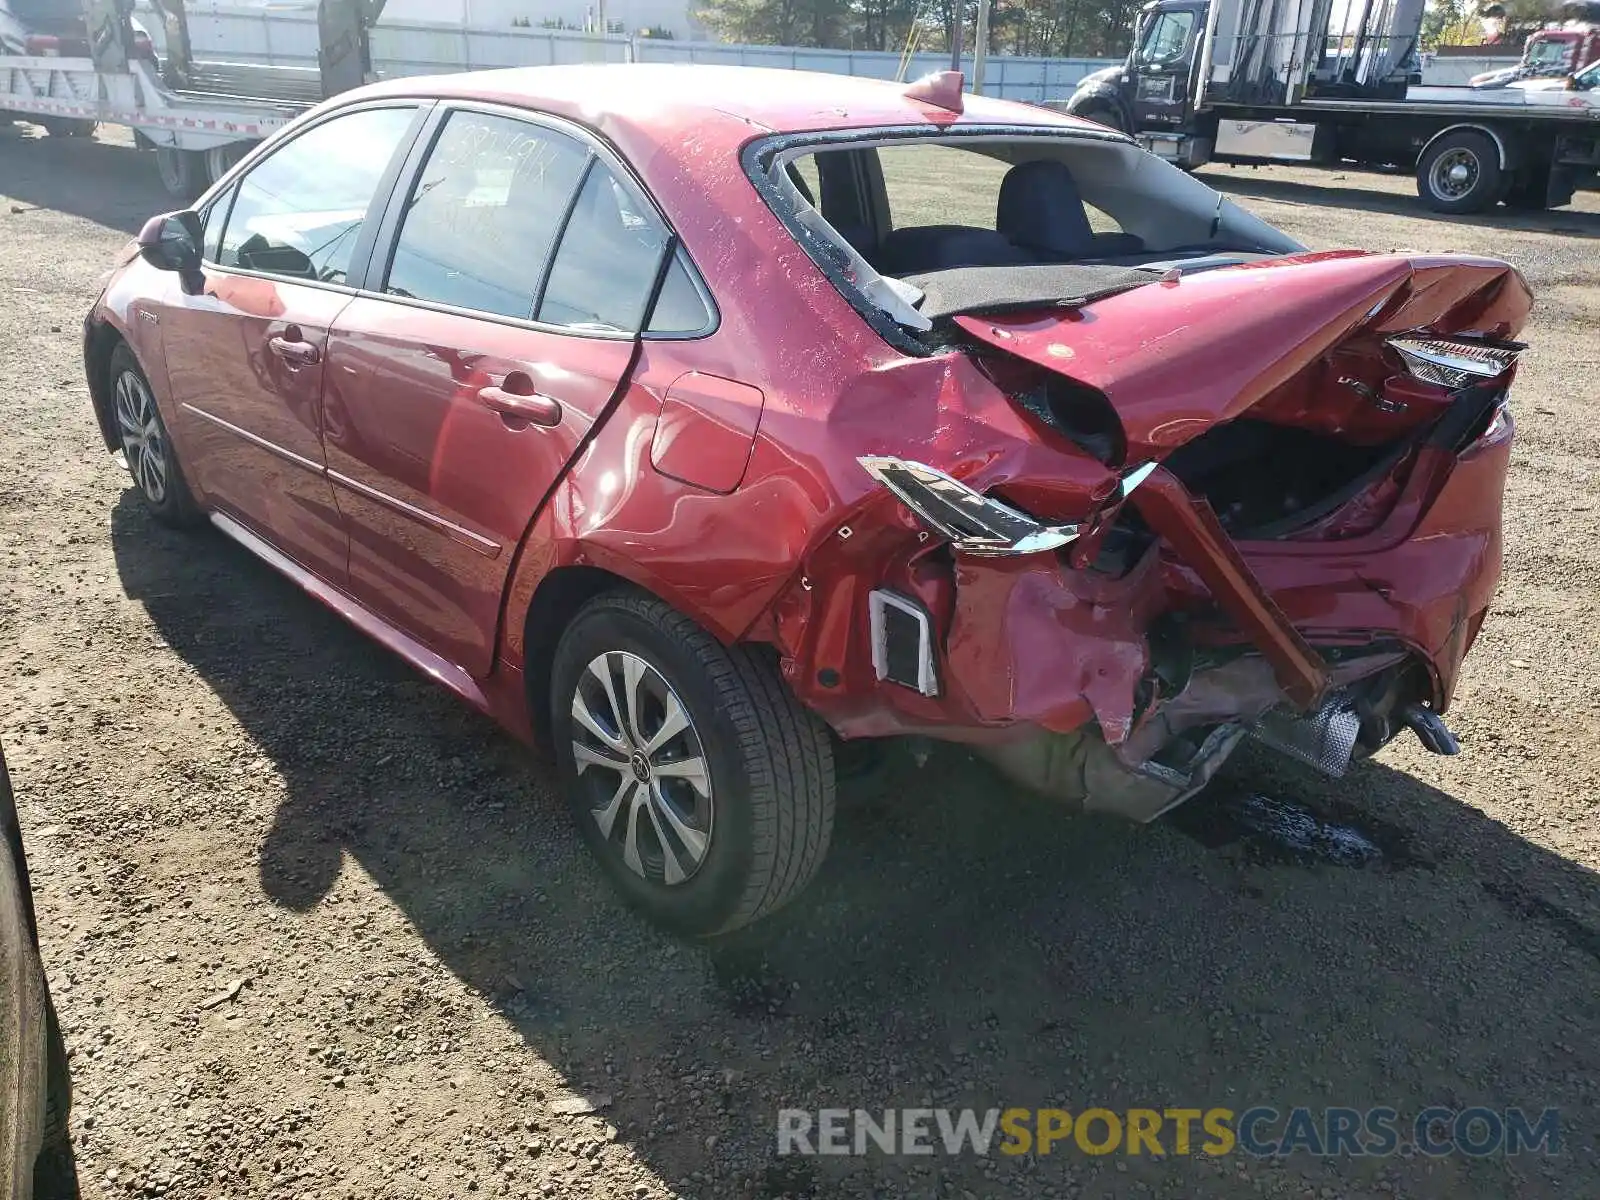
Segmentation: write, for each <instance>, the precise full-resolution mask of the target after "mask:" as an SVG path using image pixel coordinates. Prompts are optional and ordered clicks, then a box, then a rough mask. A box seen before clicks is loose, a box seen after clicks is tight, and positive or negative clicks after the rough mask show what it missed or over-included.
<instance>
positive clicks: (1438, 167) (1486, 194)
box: [1417, 129, 1505, 213]
mask: <svg viewBox="0 0 1600 1200" xmlns="http://www.w3.org/2000/svg"><path fill="white" fill-rule="evenodd" d="M1504 190H1505V172H1504V171H1502V170H1501V168H1500V151H1499V150H1498V149H1497V148H1496V147H1495V144H1494V141H1493V139H1491V138H1490V137H1488V136H1487V135H1486V134H1482V133H1477V132H1474V131H1473V130H1470V129H1463V130H1460V131H1459V132H1456V133H1449V134H1446V135H1445V136H1443V137H1441V138H1439V139H1437V140H1436V141H1435V142H1434V143H1433V144H1432V145H1431V146H1429V147H1428V149H1427V151H1426V152H1425V153H1424V154H1423V156H1422V158H1421V159H1420V160H1419V161H1418V162H1417V195H1419V196H1421V197H1422V202H1423V203H1424V204H1426V205H1427V206H1428V207H1429V208H1431V209H1433V210H1434V211H1435V212H1442V213H1477V212H1483V211H1485V210H1486V209H1490V208H1493V207H1494V206H1495V205H1496V204H1497V203H1499V201H1500V196H1501V194H1502V193H1503V192H1504Z"/></svg>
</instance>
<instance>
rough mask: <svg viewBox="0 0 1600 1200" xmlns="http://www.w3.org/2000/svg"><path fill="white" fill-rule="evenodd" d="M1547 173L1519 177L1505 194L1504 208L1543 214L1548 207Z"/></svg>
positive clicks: (1548, 188)
mask: <svg viewBox="0 0 1600 1200" xmlns="http://www.w3.org/2000/svg"><path fill="white" fill-rule="evenodd" d="M1548 175H1549V172H1548V171H1547V172H1544V173H1542V174H1541V173H1540V172H1537V171H1534V172H1531V173H1529V174H1526V175H1522V176H1519V177H1518V178H1517V179H1515V180H1514V181H1513V182H1512V184H1511V188H1510V190H1509V191H1507V192H1506V207H1507V208H1510V209H1514V210H1516V211H1517V212H1543V211H1544V210H1545V209H1547V208H1549V207H1550V181H1549V179H1548Z"/></svg>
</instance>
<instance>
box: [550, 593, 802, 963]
mask: <svg viewBox="0 0 1600 1200" xmlns="http://www.w3.org/2000/svg"><path fill="white" fill-rule="evenodd" d="M627 656H632V659H633V660H634V661H633V662H631V663H630V662H627V661H625V659H626V658H627ZM597 660H599V661H601V662H603V663H604V664H605V668H606V671H607V674H608V676H609V677H610V679H611V681H612V684H613V685H614V687H615V688H620V689H623V691H622V694H623V695H624V696H625V695H627V694H629V693H628V692H627V691H626V688H627V680H626V678H624V677H623V676H622V675H621V674H620V673H618V672H620V671H621V670H622V668H624V667H630V668H631V669H634V670H639V669H641V668H639V667H638V665H637V660H643V663H644V664H645V665H646V666H647V667H648V668H651V669H653V671H654V672H656V673H657V675H656V676H655V677H654V678H653V679H650V678H649V677H646V678H647V682H645V683H644V684H642V685H641V686H642V687H643V688H645V689H646V690H648V689H649V688H650V687H653V686H657V685H658V683H664V685H665V686H666V688H668V689H670V692H671V697H672V698H673V699H675V700H676V701H677V703H678V704H680V705H681V706H682V708H683V710H684V711H685V713H686V714H687V717H688V721H689V726H688V732H687V733H686V734H684V735H682V737H683V742H681V743H680V742H679V739H678V738H673V739H671V740H669V741H668V742H666V743H665V744H664V748H663V749H662V750H661V751H658V752H657V758H652V759H649V760H647V762H646V764H645V765H644V767H643V773H642V774H640V773H639V772H638V771H635V778H637V779H640V780H647V781H649V782H650V784H651V790H650V791H649V792H648V793H646V794H645V795H648V796H654V797H657V798H658V799H659V797H660V795H661V794H662V793H663V792H665V791H666V786H665V784H663V783H662V780H664V779H666V778H667V775H666V771H665V767H666V766H667V765H668V764H669V763H679V764H681V763H685V762H692V761H695V759H696V758H699V759H701V760H703V764H704V766H705V769H706V776H707V777H708V779H709V787H708V789H707V792H706V793H705V795H704V797H703V799H702V798H701V793H700V792H699V791H698V790H697V789H696V790H694V791H684V790H683V789H684V788H686V787H687V788H692V787H693V785H692V784H689V783H688V781H687V780H686V779H684V778H682V777H680V778H678V779H677V780H675V781H674V787H675V788H676V789H678V790H676V791H674V792H673V795H674V796H675V797H678V798H679V799H678V800H674V801H673V803H672V810H673V812H674V813H676V814H678V817H679V820H680V822H681V823H680V825H679V828H683V827H684V826H689V827H690V828H691V831H692V832H694V833H695V834H697V835H698V834H700V833H702V831H703V832H704V835H705V836H704V840H703V844H702V847H703V848H702V849H701V850H700V851H699V853H700V855H701V857H700V858H698V860H695V861H694V863H693V868H694V869H693V870H690V871H688V872H684V871H683V870H682V865H683V863H684V861H685V860H688V859H692V858H693V856H694V854H695V853H696V851H695V849H694V847H693V846H691V845H690V844H689V842H688V841H687V840H681V841H678V842H676V843H674V845H675V847H676V848H675V849H668V848H666V842H667V841H668V839H667V838H666V836H665V834H664V833H658V832H657V830H661V829H664V828H668V827H670V825H668V826H663V825H662V823H661V821H662V818H661V817H659V816H657V815H656V814H657V813H660V812H661V811H662V810H661V809H660V808H659V807H657V805H656V804H653V803H652V802H651V800H650V799H647V798H645V795H640V793H637V792H635V791H634V790H633V789H634V784H632V783H630V782H629V779H628V776H627V775H626V774H625V773H624V772H623V771H621V770H619V769H617V768H616V767H611V766H604V765H601V766H597V767H595V768H594V769H593V770H590V769H588V768H589V766H590V764H591V763H592V762H593V760H592V759H591V760H590V763H586V764H585V770H584V771H583V772H581V773H580V770H579V766H578V759H577V754H576V752H575V747H574V741H575V739H576V738H578V737H580V736H581V737H582V738H583V740H584V741H585V743H586V744H587V745H590V746H593V747H596V748H599V749H601V750H605V747H604V746H603V745H602V743H601V742H600V741H599V739H597V738H596V737H595V735H593V734H592V733H589V732H588V731H587V729H586V728H585V727H584V726H583V725H581V724H580V723H579V722H578V721H577V720H575V719H574V717H573V715H572V712H573V707H574V700H575V698H577V697H579V695H580V690H579V689H580V687H582V688H583V689H584V692H583V693H582V694H583V695H584V696H585V697H587V698H588V699H586V700H585V701H584V703H585V705H586V706H587V707H588V709H589V711H591V712H593V713H594V714H595V716H596V717H599V718H600V719H601V720H602V721H603V722H604V724H605V725H606V727H607V728H610V729H611V730H612V731H613V733H614V734H616V735H618V736H617V738H616V742H615V745H616V746H617V747H618V748H617V749H615V750H611V751H606V755H607V758H608V759H616V760H617V762H618V763H621V762H623V761H624V759H623V758H622V756H623V755H624V754H626V753H627V752H628V751H629V750H630V749H632V748H634V747H636V746H637V745H638V742H636V741H635V740H634V739H633V737H632V736H631V735H630V734H629V733H628V732H627V726H626V725H625V724H624V722H623V721H622V720H621V719H618V717H611V718H607V717H606V712H608V711H609V712H612V713H618V709H619V706H626V705H627V704H628V701H627V700H626V699H620V700H619V699H613V698H614V697H616V696H617V692H616V691H615V690H613V691H611V692H609V693H607V692H606V691H604V690H601V691H597V690H596V689H597V688H601V685H600V683H599V682H598V680H599V678H600V677H599V676H598V675H594V674H591V673H590V671H589V668H590V666H591V664H593V663H595V662H596V661H597ZM632 694H635V695H640V696H645V692H644V691H641V690H640V689H639V688H638V687H636V688H635V689H634V691H633V693H632ZM550 695H551V707H550V711H551V735H552V738H553V740H554V745H555V753H556V761H557V763H558V764H559V766H560V769H561V774H562V778H563V780H564V781H565V783H566V788H567V794H568V798H569V800H570V802H571V804H572V809H573V814H574V817H575V818H576V820H577V821H578V826H579V829H580V830H581V831H582V833H583V836H584V840H585V841H587V842H588V843H589V846H590V849H591V850H593V852H594V853H595V856H596V857H597V858H599V860H600V863H601V865H602V867H603V868H604V869H605V871H606V874H607V875H609V876H610V878H611V880H612V882H613V883H614V884H615V885H616V887H617V889H618V890H619V891H620V892H621V893H622V894H623V896H624V897H625V898H626V899H627V900H628V902H629V903H630V904H631V905H632V906H633V907H634V908H636V909H637V910H638V911H640V912H641V913H643V914H644V915H645V916H646V917H648V918H650V919H651V920H652V921H654V922H656V923H657V924H659V925H661V926H663V927H665V928H667V929H669V930H671V931H673V932H674V933H678V934H683V935H686V936H691V937H710V936H714V935H717V934H722V933H729V932H731V931H733V930H735V929H739V928H741V927H742V926H745V925H748V924H750V923H751V922H752V921H756V920H759V919H761V918H762V917H766V916H768V915H770V914H771V913H773V912H775V911H776V910H777V909H779V908H780V907H782V906H783V905H784V904H786V903H787V902H788V901H790V900H792V899H793V898H794V897H795V896H796V895H797V894H798V893H799V892H800V891H801V889H802V888H804V886H805V885H806V883H807V882H809V881H810V879H811V877H812V876H813V875H814V874H816V871H817V868H818V866H820V865H821V863H822V859H823V857H824V856H825V855H826V853H827V849H828V841H829V838H830V837H831V835H832V832H833V813H834V774H833V750H832V746H831V744H830V734H829V732H828V730H827V728H826V726H824V725H823V724H822V722H821V721H819V720H818V719H817V718H816V717H815V716H813V715H812V714H811V713H809V712H808V711H806V709H804V708H803V707H801V705H800V704H799V702H798V701H797V700H795V698H794V696H793V694H792V693H791V692H790V691H789V689H788V687H787V686H786V685H785V684H784V682H783V679H782V677H781V676H780V675H779V673H778V671H777V669H776V667H775V666H774V665H773V664H772V663H770V662H768V661H767V660H765V659H764V658H762V657H761V656H760V655H759V654H758V653H757V652H756V651H753V650H751V649H749V648H746V647H739V646H735V647H733V648H731V649H730V648H727V647H724V646H723V645H722V644H721V643H720V642H718V641H717V640H716V639H715V638H714V637H712V636H711V635H710V634H708V633H707V632H706V631H705V630H703V629H701V628H700V627H699V626H698V625H696V624H695V623H694V622H693V621H691V620H690V619H689V618H688V617H686V616H684V615H683V614H682V613H679V612H677V611H676V610H675V609H673V608H672V607H671V606H670V605H667V604H665V603H664V602H662V601H660V600H658V599H656V598H654V597H652V596H647V595H644V594H642V593H637V592H632V591H627V592H614V593H608V594H606V595H603V596H600V597H598V598H596V599H594V600H592V601H590V602H589V604H588V605H586V606H585V607H584V608H583V609H582V611H580V612H579V613H578V615H577V617H575V618H574V619H573V621H572V623H571V624H570V625H569V626H568V627H567V629H566V631H565V632H564V633H563V634H562V637H561V642H560V644H559V645H558V646H557V648H556V653H555V661H554V664H553V668H552V671H551V692H550ZM646 699H647V700H648V697H646ZM652 707H660V706H651V705H649V704H647V703H640V704H638V705H637V706H636V709H635V711H637V712H638V719H637V720H630V721H629V722H628V724H631V725H634V726H635V727H637V728H639V730H640V732H641V734H642V735H643V736H642V737H640V739H639V741H647V740H648V736H649V734H650V733H652V732H654V731H655V730H659V729H660V727H661V722H660V721H656V722H655V723H654V724H652V721H651V720H650V719H649V718H650V717H651V716H653V715H654V712H653V711H647V709H651V708H652ZM661 711H662V712H663V713H664V712H665V711H666V710H665V708H661ZM675 744H677V745H678V746H680V747H681V746H683V745H687V746H688V747H689V750H687V751H684V750H682V749H681V748H680V749H672V748H673V747H674V745H675ZM695 747H698V749H699V753H698V755H695V754H694V748H695ZM680 755H681V757H678V756H680ZM638 758H639V755H638V754H637V753H635V754H633V755H632V756H631V758H630V759H628V760H627V761H630V762H637V760H638ZM657 759H660V760H661V761H659V762H658V761H657ZM652 763H655V764H656V766H659V767H660V768H662V770H661V773H660V774H653V773H652V772H653V771H654V769H655V768H654V767H652V766H651V764H652ZM613 781H614V782H613ZM636 795H640V800H639V801H638V802H637V809H638V814H637V816H636V817H635V819H637V820H638V821H639V822H640V825H639V829H640V831H641V835H642V840H641V838H636V839H635V840H634V843H633V845H634V858H635V860H636V861H638V862H639V863H640V868H639V869H637V870H636V869H635V868H633V867H630V866H629V865H628V863H627V855H626V852H625V846H626V840H627V828H626V826H625V825H624V819H625V817H629V816H632V815H633V810H634V807H635V804H636V801H635V799H634V797H635V796H636ZM684 796H688V797H690V799H691V801H692V803H693V805H694V806H697V807H696V811H693V812H690V811H688V807H689V806H686V805H685V804H684V803H682V800H681V798H682V797H684ZM608 797H610V803H609V807H610V808H611V810H612V813H613V816H612V824H611V827H610V830H609V833H607V832H605V831H603V830H602V826H601V822H600V817H599V814H600V813H601V812H602V811H603V810H604V809H605V808H606V807H607V805H608ZM702 808H703V811H701V809H702ZM652 846H653V849H652ZM669 857H670V858H671V860H672V863H673V865H674V866H676V867H678V868H679V874H680V878H679V879H678V880H676V881H674V882H673V883H670V884H669V883H667V882H666V876H667V873H668V868H667V865H666V863H667V859H668V858H669ZM685 876H686V877H685Z"/></svg>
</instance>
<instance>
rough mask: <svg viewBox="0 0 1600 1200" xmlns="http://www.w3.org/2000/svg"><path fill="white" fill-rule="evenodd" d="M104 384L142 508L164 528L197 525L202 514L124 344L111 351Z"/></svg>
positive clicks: (152, 399)
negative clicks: (167, 526)
mask: <svg viewBox="0 0 1600 1200" xmlns="http://www.w3.org/2000/svg"><path fill="white" fill-rule="evenodd" d="M107 382H108V384H109V388H108V391H109V394H110V396H111V415H112V420H113V421H114V423H115V425H116V430H117V436H118V437H119V438H121V439H122V454H123V457H124V459H125V460H126V461H127V465H128V474H130V475H132V476H133V482H134V484H135V485H136V486H137V487H138V489H139V495H140V497H141V498H142V499H143V500H144V504H145V507H146V508H148V509H149V510H150V514H151V516H153V517H155V519H156V520H158V521H161V522H163V523H164V524H167V525H174V526H190V525H198V524H199V523H200V522H201V521H202V520H204V516H205V515H204V513H202V512H201V510H200V506H199V505H198V504H197V503H195V499H194V494H193V493H192V492H190V490H189V484H188V482H187V481H186V480H185V479H184V477H183V468H182V467H181V466H179V465H178V452H177V451H176V450H175V449H173V446H172V438H171V437H169V436H168V434H167V426H166V422H164V421H163V420H162V419H161V410H160V409H159V408H157V407H156V397H155V393H154V392H153V391H152V390H151V388H150V381H149V379H147V378H146V377H145V373H144V371H143V370H141V369H140V367H139V363H138V360H137V359H135V358H134V357H133V351H131V350H129V349H128V347H127V346H126V345H120V346H118V347H117V348H116V349H115V350H113V351H112V352H111V366H110V377H109V379H108V381H107Z"/></svg>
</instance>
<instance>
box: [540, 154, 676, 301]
mask: <svg viewBox="0 0 1600 1200" xmlns="http://www.w3.org/2000/svg"><path fill="white" fill-rule="evenodd" d="M667 240H668V235H667V230H666V227H665V226H664V225H662V223H661V221H660V219H659V218H657V216H656V214H655V211H654V210H653V209H652V208H651V207H650V205H649V204H648V203H646V202H645V199H644V196H643V195H642V194H641V193H640V192H639V190H638V189H637V188H636V187H634V186H633V184H632V183H630V182H628V181H626V180H623V179H620V178H618V177H617V176H616V175H613V174H612V173H611V172H610V171H608V170H606V168H605V167H604V166H603V165H601V164H600V163H599V162H596V163H595V164H594V166H593V167H592V168H591V169H590V171H589V176H588V178H587V179H585V180H584V183H583V190H582V191H581V192H579V194H578V202H577V204H576V205H575V206H574V207H573V210H572V218H571V220H570V221H569V222H568V223H567V229H566V233H565V234H564V235H563V237H562V239H561V249H560V250H559V251H558V252H557V254H556V260H555V263H554V264H553V265H552V266H551V268H550V279H549V282H548V283H547V284H546V286H545V291H544V297H543V300H542V301H541V303H540V305H539V320H541V321H543V322H545V323H546V324H550V325H562V326H565V327H567V328H569V329H578V330H587V331H595V332H618V331H621V332H628V333H635V332H637V331H638V329H639V326H640V323H641V322H642V321H643V320H644V311H645V307H646V306H647V305H648V304H649V303H650V291H651V289H652V288H653V287H654V286H655V281H656V273H657V271H659V270H660V267H661V255H662V253H663V252H664V251H665V249H666V246H667ZM691 287H692V285H691ZM704 324H705V321H704V320H703V319H702V320H701V321H700V322H699V323H698V324H697V326H696V328H699V327H702V326H703V325H704Z"/></svg>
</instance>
